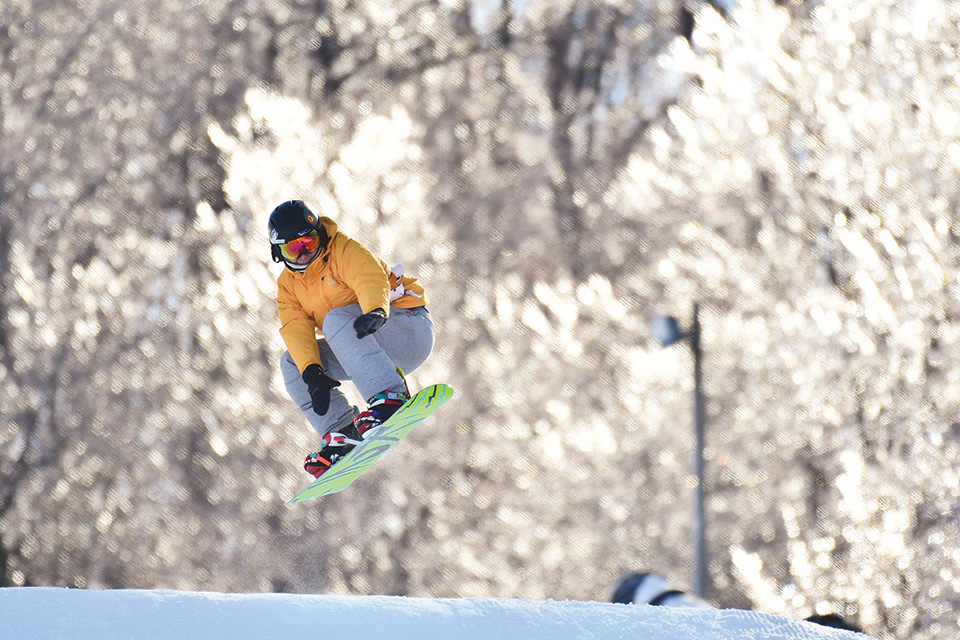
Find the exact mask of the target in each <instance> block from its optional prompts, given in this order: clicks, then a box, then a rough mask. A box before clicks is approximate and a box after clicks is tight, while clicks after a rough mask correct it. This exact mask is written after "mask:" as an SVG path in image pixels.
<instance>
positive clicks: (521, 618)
mask: <svg viewBox="0 0 960 640" xmlns="http://www.w3.org/2000/svg"><path fill="white" fill-rule="evenodd" d="M0 612H3V625H2V627H0V637H3V638H16V639H18V640H19V639H21V638H22V639H31V638H45V639H46V638H50V639H53V640H59V639H61V638H62V639H64V640H67V639H69V640H94V639H95V640H111V639H113V638H118V639H119V638H135V639H138V640H139V639H142V638H163V639H167V638H172V639H176V640H184V639H192V638H202V639H207V638H230V639H231V640H244V639H246V638H250V639H254V638H255V639H257V640H260V639H263V638H284V639H286V638H301V637H303V638H306V637H318V638H331V639H335V640H370V639H380V638H384V639H388V640H406V639H410V640H414V639H416V640H422V639H423V638H431V639H434V638H437V639H445V638H450V639H455V640H491V639H498V640H500V639H504V640H514V639H516V640H601V639H602V640H619V639H624V640H626V639H628V638H629V639H634V640H687V639H689V640H732V639H737V640H740V639H744V640H827V639H830V640H856V639H863V638H866V636H863V635H860V634H856V633H853V632H850V631H838V630H836V629H827V628H825V627H819V626H817V625H814V624H811V623H807V622H802V621H799V620H788V619H785V618H780V617H777V616H773V615H769V614H762V613H754V612H749V611H739V610H736V609H711V608H688V607H676V608H674V607H653V606H649V605H622V604H608V603H604V602H572V601H553V600H546V601H533V600H511V599H499V598H450V599H428V598H408V597H401V596H336V595H298V594H279V593H269V594H221V593H209V592H196V591H146V590H87V589H62V588H51V587H9V588H3V589H0Z"/></svg>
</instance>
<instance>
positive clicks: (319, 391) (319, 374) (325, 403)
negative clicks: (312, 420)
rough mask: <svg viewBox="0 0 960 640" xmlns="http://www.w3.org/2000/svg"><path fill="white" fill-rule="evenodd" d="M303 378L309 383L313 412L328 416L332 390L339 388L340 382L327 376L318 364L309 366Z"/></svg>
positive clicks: (304, 371) (308, 388)
mask: <svg viewBox="0 0 960 640" xmlns="http://www.w3.org/2000/svg"><path fill="white" fill-rule="evenodd" d="M302 377H303V381H304V382H306V383H307V390H308V391H309V392H310V402H312V403H313V410H314V411H315V412H316V413H317V415H321V416H322V415H326V413H327V411H329V410H330V390H331V389H335V388H336V387H339V386H340V381H339V380H334V379H333V378H331V377H330V376H328V375H327V374H325V373H324V372H323V369H321V368H320V365H318V364H308V365H307V368H306V369H304V370H303V376H302Z"/></svg>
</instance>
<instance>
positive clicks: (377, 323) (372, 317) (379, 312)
mask: <svg viewBox="0 0 960 640" xmlns="http://www.w3.org/2000/svg"><path fill="white" fill-rule="evenodd" d="M386 321H387V314H386V313H384V312H383V309H374V310H373V311H368V312H366V313H365V314H363V315H362V316H360V317H359V318H357V319H356V320H354V321H353V328H354V330H356V332H357V338H363V337H365V336H368V335H370V334H371V333H374V332H376V330H377V329H379V328H380V327H382V326H383V323H385V322H386Z"/></svg>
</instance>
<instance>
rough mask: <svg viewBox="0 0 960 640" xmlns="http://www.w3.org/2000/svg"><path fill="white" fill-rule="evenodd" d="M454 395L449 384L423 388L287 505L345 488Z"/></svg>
mask: <svg viewBox="0 0 960 640" xmlns="http://www.w3.org/2000/svg"><path fill="white" fill-rule="evenodd" d="M451 397H453V388H452V387H450V386H448V385H445V384H435V385H431V386H429V387H425V388H423V389H421V390H420V391H419V392H417V393H416V394H415V395H414V396H413V397H412V398H410V399H409V400H408V401H407V402H405V403H404V405H403V406H402V407H400V408H399V409H397V412H396V413H394V414H393V415H392V416H390V418H389V419H388V420H387V421H386V422H384V423H383V424H382V425H380V426H379V427H377V428H375V429H372V430H371V431H369V432H368V433H366V434H365V437H364V439H363V442H361V443H360V444H358V445H357V446H356V447H355V448H354V449H353V450H352V451H351V452H350V453H348V454H347V455H346V456H345V457H344V458H343V459H342V460H340V461H338V462H337V463H336V464H334V465H333V466H332V467H330V470H329V471H327V472H326V473H324V474H323V475H322V476H320V477H319V478H318V479H317V480H316V481H314V482H313V483H312V484H311V485H310V486H308V487H307V488H306V489H304V490H303V491H301V492H300V493H298V494H297V495H296V496H294V497H293V499H291V500H290V501H289V502H288V503H287V504H288V505H291V504H294V503H297V502H303V501H304V500H311V499H313V498H319V497H321V496H327V495H330V494H332V493H337V492H339V491H343V490H344V489H346V488H347V487H349V486H350V485H351V484H353V481H354V480H356V479H357V478H359V477H360V475H361V474H362V473H363V472H364V471H366V470H367V469H369V468H370V467H371V466H372V465H373V463H374V462H376V461H377V460H378V459H379V458H380V456H382V455H383V454H384V453H386V452H387V450H388V449H390V447H392V446H393V445H395V444H396V443H397V442H399V441H400V438H402V437H403V436H405V435H406V434H408V433H410V431H412V430H413V428H414V427H416V426H417V425H418V424H420V423H421V422H423V421H424V420H425V419H426V418H427V417H428V416H429V415H430V414H431V413H433V412H434V411H436V410H437V409H439V408H440V406H441V405H442V404H443V403H444V402H446V401H447V400H449V399H450V398H451Z"/></svg>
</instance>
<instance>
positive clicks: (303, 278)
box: [277, 218, 427, 373]
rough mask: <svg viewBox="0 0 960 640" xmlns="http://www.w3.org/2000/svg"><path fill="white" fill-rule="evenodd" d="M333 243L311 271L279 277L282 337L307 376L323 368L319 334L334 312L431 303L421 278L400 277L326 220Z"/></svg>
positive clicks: (323, 251)
mask: <svg viewBox="0 0 960 640" xmlns="http://www.w3.org/2000/svg"><path fill="white" fill-rule="evenodd" d="M320 223H321V224H322V225H323V227H324V229H326V231H327V236H328V237H329V238H330V241H329V242H327V246H326V247H325V248H324V249H323V250H322V251H321V252H320V255H319V256H317V258H316V259H315V260H314V261H313V262H312V263H310V266H309V267H307V269H306V271H303V272H298V271H291V270H290V269H284V270H283V273H281V274H280V277H278V278H277V287H278V293H277V307H278V309H279V312H280V325H281V326H280V335H281V336H282V337H283V342H284V343H285V344H286V345H287V349H288V350H289V351H290V355H291V356H292V357H293V361H294V362H296V363H297V367H299V369H300V372H301V373H302V372H303V370H304V369H306V368H307V365H310V364H314V363H316V364H319V365H320V366H321V367H322V366H323V363H322V362H320V349H319V348H318V347H317V332H318V330H320V329H321V328H322V327H323V319H324V318H325V317H326V315H327V313H328V312H329V311H330V310H331V309H338V308H340V307H345V306H347V305H349V304H354V303H358V302H359V303H360V308H361V309H362V310H363V312H364V313H367V312H368V311H372V310H374V309H383V310H384V312H385V313H387V317H388V318H389V317H390V306H391V305H392V306H394V307H399V308H401V309H410V308H413V307H422V306H424V305H426V304H427V299H426V296H424V293H423V287H422V286H421V285H420V283H419V282H418V281H417V279H416V278H412V277H410V276H401V277H399V278H398V277H397V276H395V275H394V274H393V273H391V272H390V269H389V268H388V267H387V263H386V262H384V261H383V260H381V259H379V258H377V257H376V256H375V255H373V254H372V253H371V252H370V250H369V249H367V248H366V247H364V246H363V245H362V244H360V243H359V242H357V241H356V240H352V239H351V238H349V237H347V236H346V235H344V234H342V233H340V232H338V231H337V225H336V223H335V222H334V221H333V220H331V219H330V218H320ZM398 284H402V285H403V289H402V291H403V295H401V296H400V297H399V298H397V299H396V300H394V301H393V302H391V301H390V297H391V296H390V293H391V291H392V290H394V289H397V290H398V291H400V289H399V288H398Z"/></svg>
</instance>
